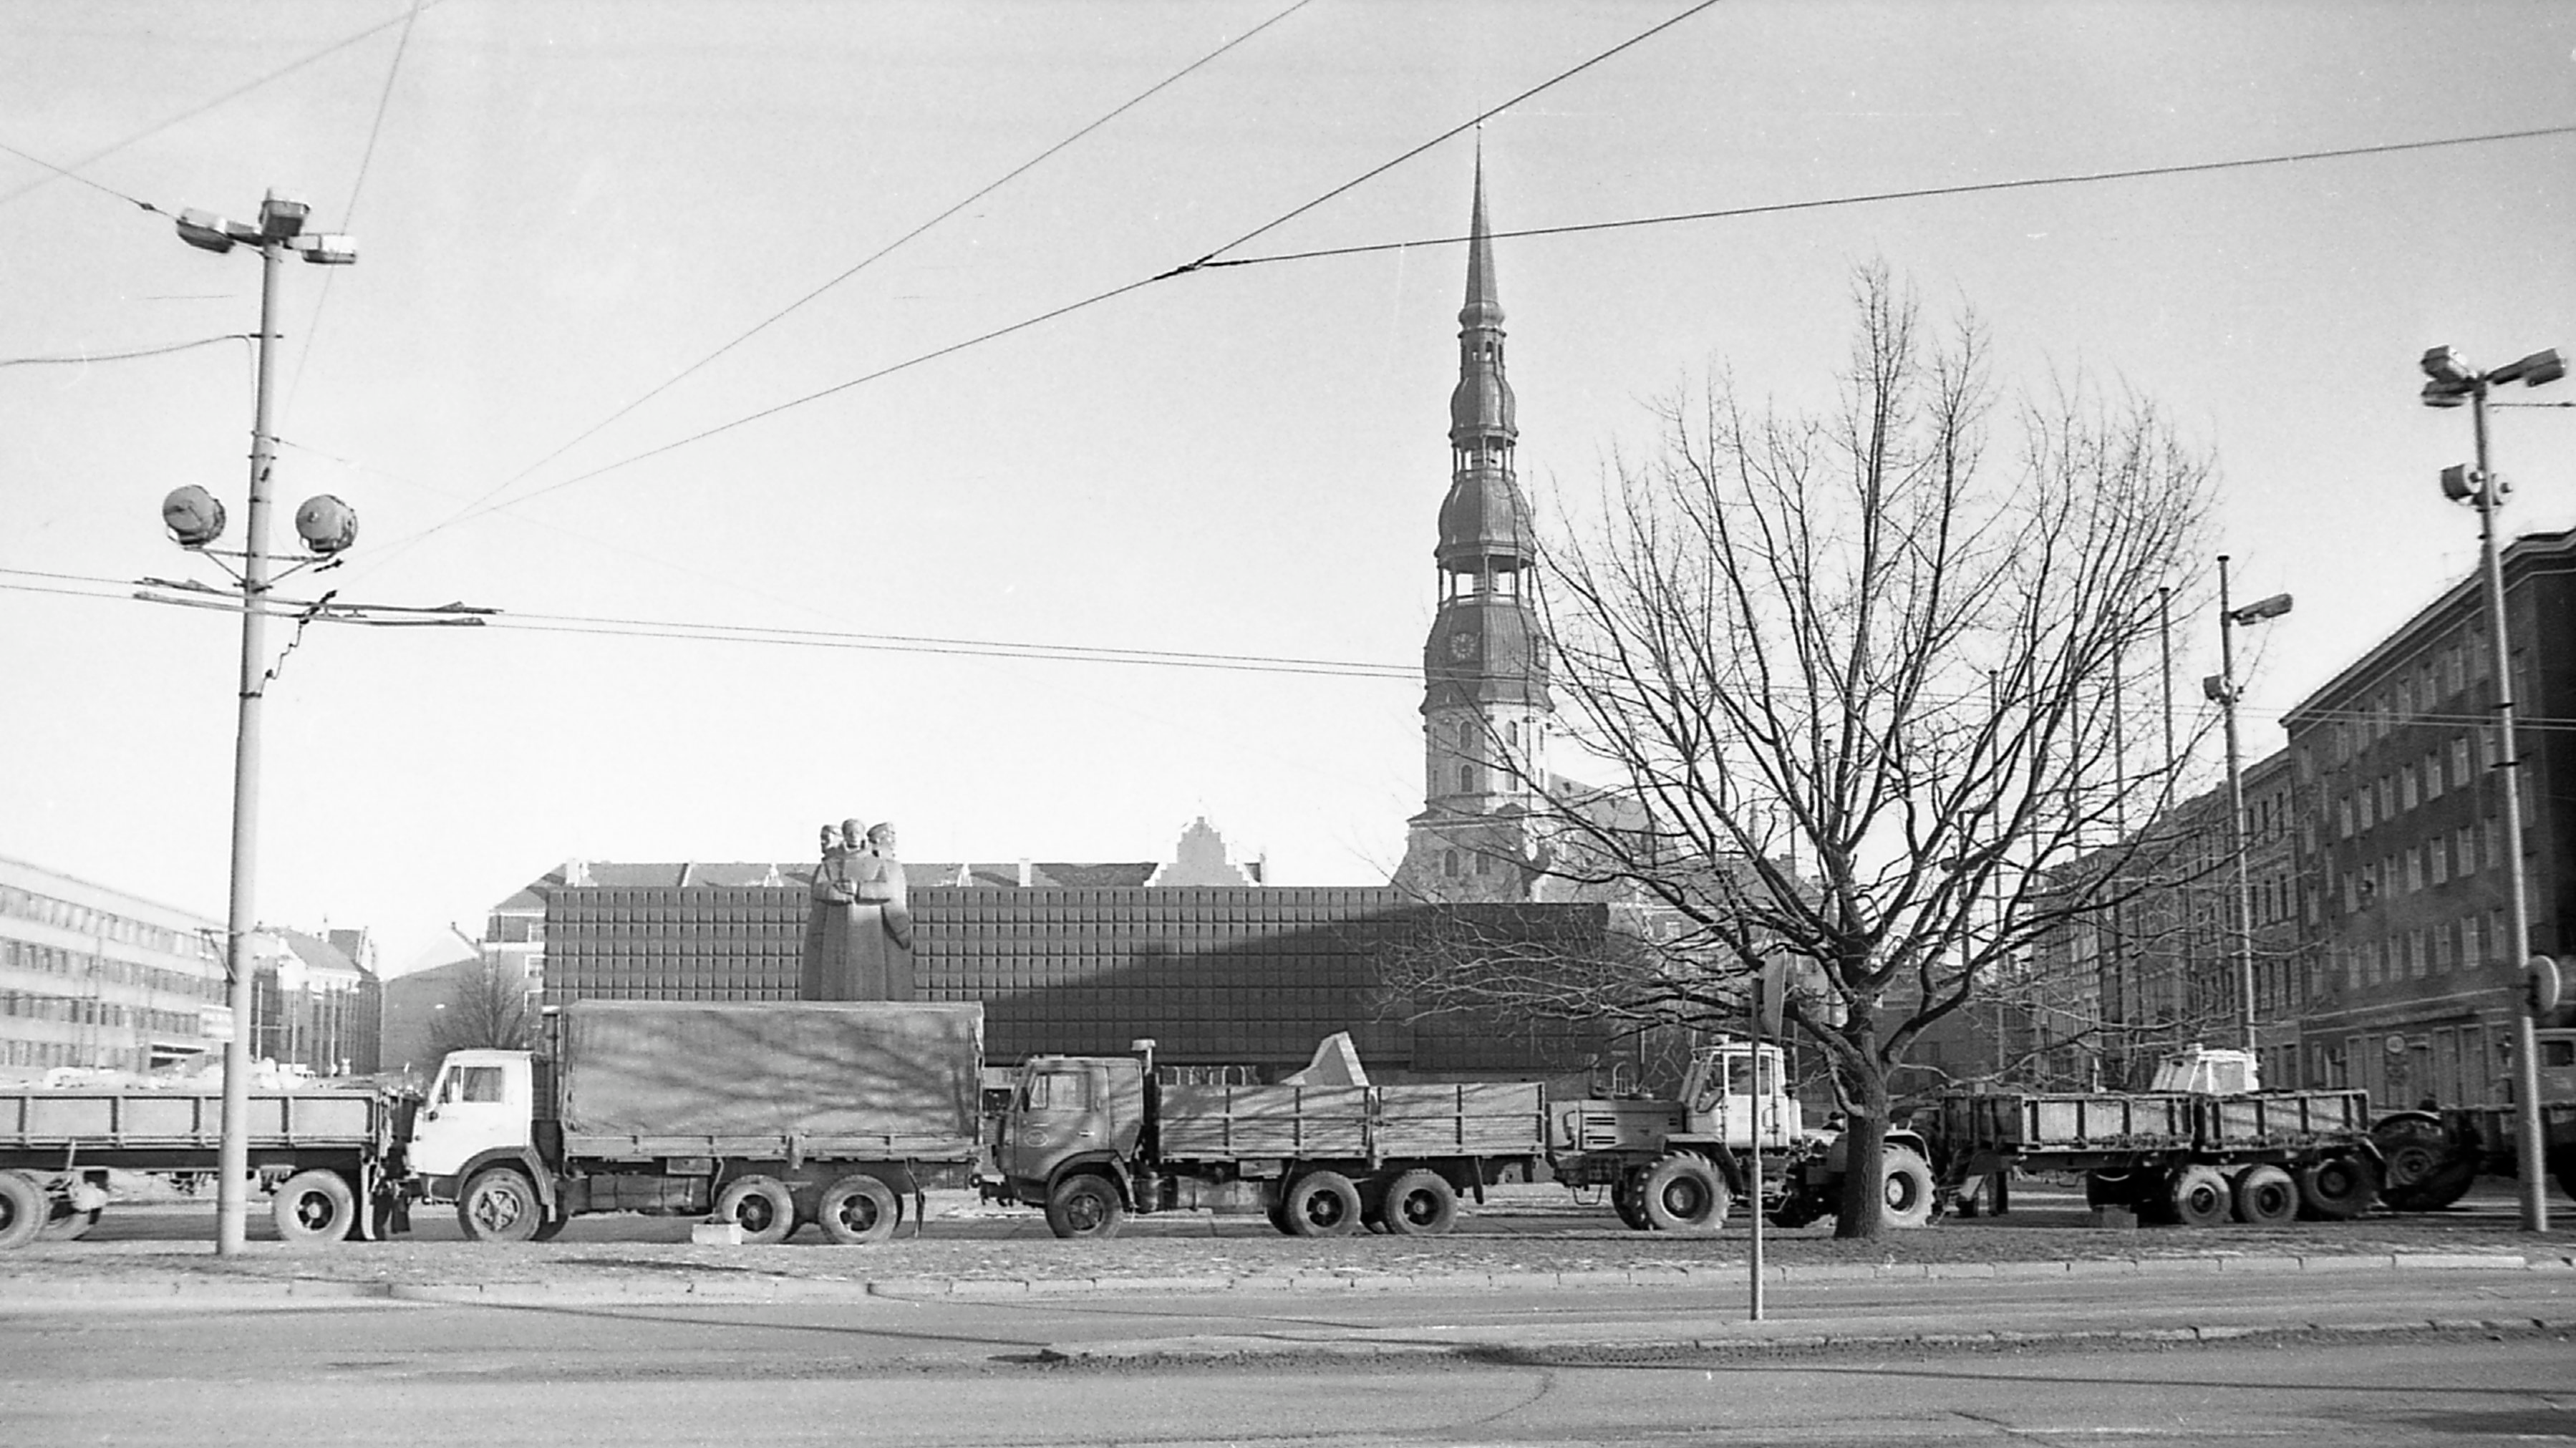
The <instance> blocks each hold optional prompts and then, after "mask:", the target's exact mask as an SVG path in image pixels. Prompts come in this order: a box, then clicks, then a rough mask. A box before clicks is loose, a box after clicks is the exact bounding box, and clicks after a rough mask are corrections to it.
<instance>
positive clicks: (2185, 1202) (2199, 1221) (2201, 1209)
mask: <svg viewBox="0 0 2576 1448" xmlns="http://www.w3.org/2000/svg"><path fill="white" fill-rule="evenodd" d="M2230 1201H2231V1198H2230V1197H2229V1195H2228V1192H2227V1178H2226V1177H2224V1176H2221V1175H2219V1172H2218V1168H2216V1167H2214V1166H2197V1165H2195V1166H2187V1167H2184V1168H2183V1169H2182V1170H2180V1171H2177V1172H2175V1173H2174V1174H2173V1184H2172V1185H2171V1186H2169V1187H2167V1188H2166V1189H2165V1202H2166V1205H2167V1206H2168V1207H2169V1208H2170V1209H2171V1211H2172V1213H2173V1220H2174V1221H2176V1222H2178V1223H2180V1224H2182V1225H2183V1226H2186V1227H2215V1226H2217V1225H2218V1224H2219V1223H2221V1222H2224V1221H2226V1220H2227V1213H2228V1208H2229V1204H2230Z"/></svg>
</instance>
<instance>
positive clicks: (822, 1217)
mask: <svg viewBox="0 0 2576 1448" xmlns="http://www.w3.org/2000/svg"><path fill="white" fill-rule="evenodd" d="M814 1220H815V1221H817V1222H820V1223H822V1224H823V1235H824V1236H826V1237H829V1238H831V1239H832V1240H833V1241H835V1242H839V1243H841V1244H842V1245H844V1246H849V1247H864V1246H867V1245H869V1244H871V1243H875V1242H882V1241H884V1240H885V1239H886V1238H888V1237H891V1236H893V1235H894V1229H895V1224H896V1223H898V1222H900V1221H902V1220H903V1203H902V1202H901V1200H899V1199H898V1198H897V1197H896V1196H895V1194H894V1188H892V1187H890V1186H887V1185H886V1184H885V1183H884V1182H881V1181H878V1180H877V1179H876V1178H875V1177H872V1176H870V1175H868V1174H867V1173H866V1172H854V1173H852V1174H851V1175H849V1176H845V1177H843V1178H841V1179H840V1180H839V1181H836V1182H834V1183H832V1184H831V1185H830V1186H828V1187H825V1188H824V1189H823V1198H822V1200H821V1201H819V1202H817V1203H815V1205H814Z"/></svg>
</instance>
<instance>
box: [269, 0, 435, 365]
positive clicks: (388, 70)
mask: <svg viewBox="0 0 2576 1448" xmlns="http://www.w3.org/2000/svg"><path fill="white" fill-rule="evenodd" d="M420 11H421V0H412V6H411V9H410V10H409V11H408V12H407V13H405V14H404V16H403V29H402V38H401V39H399V40H397V41H395V42H394V58H393V61H392V63H391V64H389V65H387V66H386V67H385V85H384V89H383V90H381V91H379V92H377V94H376V116H375V119H374V120H373V121H371V122H369V123H368V126H367V147H366V149H365V150H364V151H361V152H360V153H359V154H358V177H357V179H356V180H354V181H352V182H350V183H349V204H348V205H346V206H344V207H342V208H341V209H340V225H341V226H342V227H344V228H345V227H348V226H350V225H352V224H353V223H354V222H355V221H356V220H357V216H358V198H359V197H360V196H362V195H364V194H366V189H367V171H368V169H369V168H370V167H372V166H373V165H374V164H375V160H376V141H377V139H378V138H379V137H381V136H382V135H383V134H384V131H385V112H386V111H387V110H389V109H391V107H392V105H393V99H394V78H395V77H396V76H399V75H401V74H402V63H403V53H404V52H405V51H408V50H409V49H411V31H412V26H413V24H414V23H415V22H417V21H418V20H419V19H420ZM339 274H340V269H339V268H338V267H328V268H325V269H324V271H323V275H322V290H321V293H320V294H319V295H318V296H316V297H315V298H314V299H313V310H312V311H311V312H309V313H307V314H306V315H305V320H304V347H303V349H302V350H301V351H298V352H297V353H296V354H295V371H294V375H293V380H292V381H290V382H289V383H288V384H287V388H286V402H285V405H284V406H283V407H281V408H280V409H279V413H280V415H281V416H284V415H287V414H291V413H293V412H294V410H295V394H296V393H297V392H299V391H301V390H302V389H303V386H304V364H305V363H306V362H307V361H309V360H311V358H312V356H313V339H314V338H316V337H318V336H320V335H321V334H322V309H323V308H325V307H327V306H329V305H330V304H331V285H332V283H334V282H336V281H337V280H339Z"/></svg>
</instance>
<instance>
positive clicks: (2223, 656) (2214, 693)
mask: <svg viewBox="0 0 2576 1448" xmlns="http://www.w3.org/2000/svg"><path fill="white" fill-rule="evenodd" d="M2289 611H2290V595H2288V594H2286V593H2276V594H2273V595H2272V596H2271V597H2269V598H2262V599H2256V600H2255V601H2254V602H2252V603H2249V604H2247V605H2245V606H2244V607H2243V608H2238V607H2236V606H2235V604H2234V600H2233V599H2231V598H2229V597H2228V593H2227V555H2226V554H2224V553H2221V554H2219V555H2218V670H2219V671H2218V674H2217V676H2216V677H2215V678H2211V679H2208V680H2205V681H2203V684H2202V690H2203V692H2205V693H2206V694H2208V696H2209V697H2210V698H2211V699H2212V700H2213V701H2215V702H2216V703H2217V704H2218V706H2219V710H2220V713H2221V715H2222V716H2223V718H2224V719H2225V721H2226V727H2227V846H2228V853H2229V854H2230V855H2232V856H2233V857H2234V858H2235V861H2236V868H2235V889H2234V890H2233V891H2232V892H2231V893H2232V894H2233V895H2234V896H2235V899H2234V901H2233V903H2232V906H2231V908H2230V910H2229V914H2230V915H2232V916H2233V917H2234V922H2235V928H2234V929H2233V930H2232V931H2230V932H2229V934H2230V935H2231V936H2232V937H2233V938H2232V939H2231V940H2230V941H2229V947H2230V949H2229V954H2231V955H2233V956H2234V957H2235V959H2236V1008H2237V1044H2238V1045H2240V1046H2242V1047H2244V1049H2245V1052H2246V1054H2247V1055H2249V1056H2250V1055H2252V1054H2253V1053H2254V1051H2255V1050H2256V1049H2257V1048H2256V1046H2255V1041H2254V880H2253V872H2252V869H2251V867H2250V865H2249V864H2248V862H2247V860H2246V858H2245V854H2246V838H2245V837H2246V835H2247V833H2248V831H2247V830H2246V828H2245V771H2244V766H2243V764H2242V762H2241V756H2240V753H2239V750H2238V747H2237V742H2236V701H2237V700H2238V699H2239V698H2240V697H2242V693H2241V691H2240V690H2239V689H2238V688H2237V687H2236V630H2237V629H2238V628H2240V627H2242V626H2244V625H2247V624H2257V623H2261V622H2262V621H2263V620H2265V619H2267V618H2279V617H2280V616H2281V615H2283V614H2285V613H2288V612H2289Z"/></svg>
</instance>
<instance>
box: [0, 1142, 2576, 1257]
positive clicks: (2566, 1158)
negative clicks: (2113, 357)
mask: <svg viewBox="0 0 2576 1448" xmlns="http://www.w3.org/2000/svg"><path fill="white" fill-rule="evenodd" d="M2549 1174H2550V1175H2551V1176H2554V1177H2556V1178H2558V1189H2559V1190H2560V1191H2562V1192H2565V1193H2566V1194H2567V1195H2569V1196H2571V1197H2576V1146H2562V1147H2560V1148H2558V1149H2557V1150H2556V1151H2553V1152H2551V1153H2549ZM0 1245H6V1244H0Z"/></svg>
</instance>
